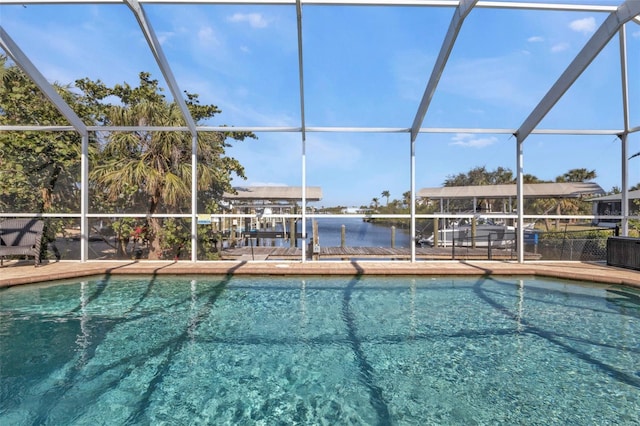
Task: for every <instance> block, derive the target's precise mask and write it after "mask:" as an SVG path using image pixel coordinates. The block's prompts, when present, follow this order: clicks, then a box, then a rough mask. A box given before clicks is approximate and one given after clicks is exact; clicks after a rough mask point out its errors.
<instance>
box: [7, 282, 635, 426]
mask: <svg viewBox="0 0 640 426" xmlns="http://www.w3.org/2000/svg"><path fill="white" fill-rule="evenodd" d="M0 378H1V384H0V386H1V388H0V424H2V425H35V424H52V425H98V424H108V425H119V424H131V425H137V424H141V425H148V424H153V425H158V424H166V425H190V424H216V425H218V424H234V425H235V424H247V425H248V424H251V425H253V424H264V425H275V424H287V425H289V424H326V425H335V424H354V425H376V424H397V425H425V424H433V425H440V424H459V425H474V424H475V425H496V424H503V425H513V424H530V425H549V424H558V425H566V424H574V425H595V424H597V425H604V424H616V425H625V424H628V425H631V424H634V425H635V424H639V423H640V293H639V292H638V291H636V290H632V289H628V288H623V287H604V286H598V285H586V284H585V285H577V284H572V283H568V282H557V281H555V282H554V281H550V280H546V279H533V278H518V277H515V278H491V277H482V278H478V277H475V278H408V277H405V278H388V277H386V278H379V277H369V276H367V277H318V278H304V279H303V278H290V277H264V278H242V277H232V278H230V277H200V276H198V277H195V276H194V277H167V278H165V277H122V278H120V277H110V278H94V279H90V280H87V281H83V282H77V283H61V284H58V283H51V284H48V285H38V286H24V287H15V288H10V289H5V290H2V291H0Z"/></svg>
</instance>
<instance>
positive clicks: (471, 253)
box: [221, 246, 540, 260]
mask: <svg viewBox="0 0 640 426" xmlns="http://www.w3.org/2000/svg"><path fill="white" fill-rule="evenodd" d="M301 257H302V249H301V248H289V247H264V246H257V247H247V246H244V247H237V248H229V249H224V250H222V252H221V258H222V260H299V259H301ZM307 258H309V259H318V260H350V259H393V260H409V259H411V249H410V248H391V247H320V248H319V251H318V252H316V253H308V255H307ZM416 258H417V259H420V260H454V259H455V260H514V259H517V254H516V252H515V251H513V250H511V249H497V248H492V249H491V250H490V251H489V250H488V249H487V248H486V247H484V248H470V247H455V248H453V247H416ZM525 259H527V260H538V259H540V255H538V254H535V253H525Z"/></svg>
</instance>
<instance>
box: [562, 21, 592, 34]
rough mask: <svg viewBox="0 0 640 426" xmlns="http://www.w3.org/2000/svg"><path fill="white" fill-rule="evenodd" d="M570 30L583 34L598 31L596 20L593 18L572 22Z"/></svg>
mask: <svg viewBox="0 0 640 426" xmlns="http://www.w3.org/2000/svg"><path fill="white" fill-rule="evenodd" d="M569 28H571V29H572V30H573V31H577V32H579V33H583V34H590V33H592V32H594V31H595V30H596V20H595V18H593V17H589V18H583V19H576V20H575V21H571V23H570V24H569Z"/></svg>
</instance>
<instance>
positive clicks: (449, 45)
mask: <svg viewBox="0 0 640 426" xmlns="http://www.w3.org/2000/svg"><path fill="white" fill-rule="evenodd" d="M477 2H478V0H461V1H460V3H459V4H458V7H457V8H456V10H455V12H454V13H453V17H452V18H451V22H450V23H449V29H448V30H447V34H446V35H445V37H444V42H443V43H442V46H441V47H440V53H438V58H437V59H436V63H435V65H434V66H433V71H431V76H430V77H429V82H428V83H427V87H426V89H425V90H424V94H423V95H422V100H421V101H420V106H419V107H418V112H417V113H416V117H415V118H414V119H413V124H412V125H411V142H414V141H415V140H416V137H417V136H418V131H419V130H420V127H421V126H422V122H423V121H424V117H425V115H426V114H427V109H429V104H430V103H431V99H433V95H434V94H435V92H436V88H437V87H438V82H440V77H442V73H443V72H444V67H445V65H447V61H448V60H449V55H451V51H452V50H453V46H455V44H456V39H457V38H458V34H459V33H460V29H461V28H462V24H463V23H464V20H465V18H466V17H467V16H468V15H469V13H470V12H471V9H472V8H473V6H474V5H475V4H476V3H477Z"/></svg>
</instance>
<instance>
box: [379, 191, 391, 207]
mask: <svg viewBox="0 0 640 426" xmlns="http://www.w3.org/2000/svg"><path fill="white" fill-rule="evenodd" d="M381 195H382V196H383V197H386V199H387V206H388V205H389V197H390V196H391V193H390V192H389V191H388V190H384V191H382V194H381Z"/></svg>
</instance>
